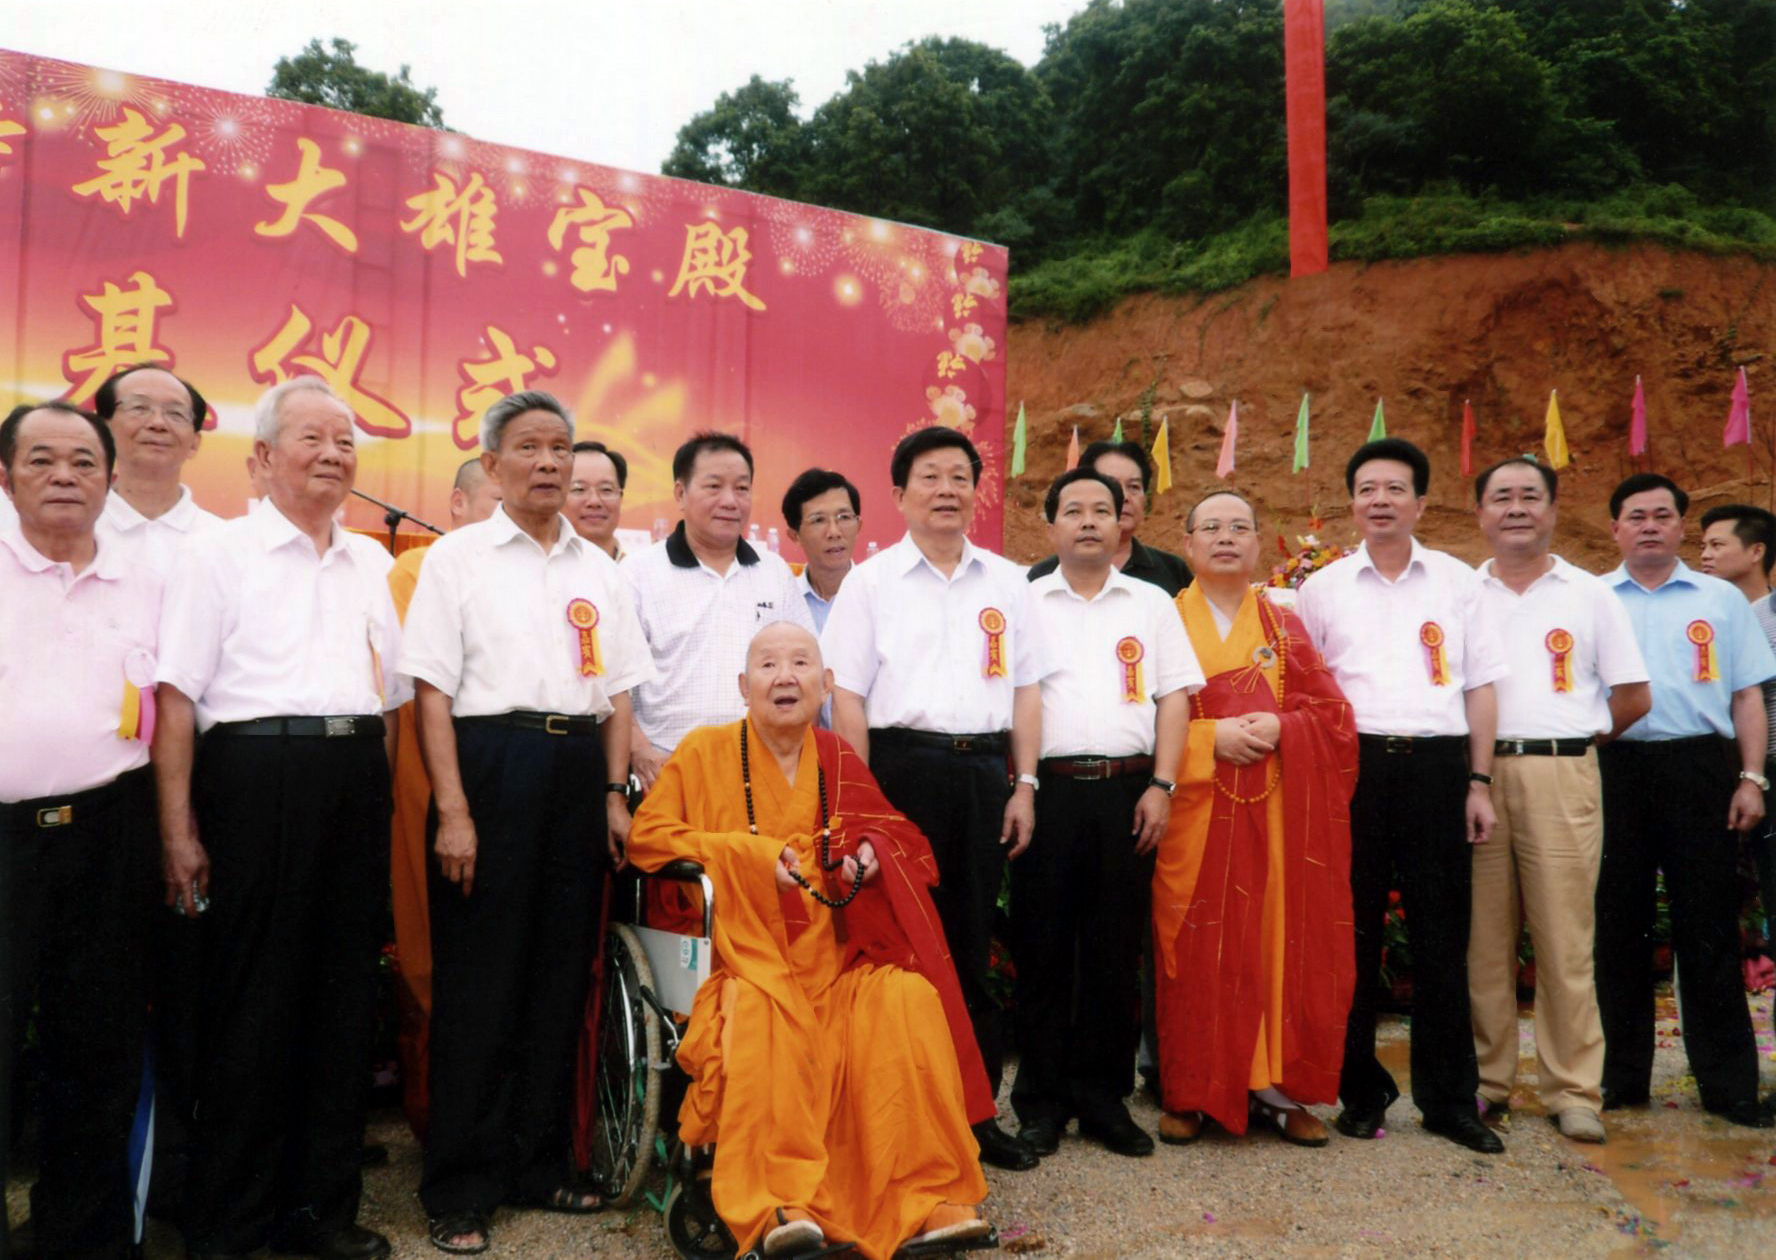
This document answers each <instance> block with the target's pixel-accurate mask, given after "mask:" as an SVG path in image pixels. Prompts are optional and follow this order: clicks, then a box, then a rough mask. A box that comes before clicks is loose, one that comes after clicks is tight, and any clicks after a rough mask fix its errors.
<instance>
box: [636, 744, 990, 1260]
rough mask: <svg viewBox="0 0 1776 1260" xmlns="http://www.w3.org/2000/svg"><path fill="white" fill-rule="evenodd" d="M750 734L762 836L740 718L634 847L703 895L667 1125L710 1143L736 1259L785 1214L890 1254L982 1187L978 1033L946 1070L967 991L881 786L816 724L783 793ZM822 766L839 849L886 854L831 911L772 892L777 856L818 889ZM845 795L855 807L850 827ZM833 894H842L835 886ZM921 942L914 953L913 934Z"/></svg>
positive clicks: (659, 798)
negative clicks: (795, 861)
mask: <svg viewBox="0 0 1776 1260" xmlns="http://www.w3.org/2000/svg"><path fill="white" fill-rule="evenodd" d="M745 720H747V721H748V722H750V719H745ZM748 739H749V741H750V745H751V756H750V761H751V767H752V796H753V804H754V811H755V814H756V817H757V822H758V834H757V835H752V834H750V833H749V832H748V831H747V820H746V803H745V797H744V795H743V792H742V775H741V769H740V723H734V724H732V725H728V726H717V727H703V728H701V729H699V730H695V731H692V732H691V733H690V734H689V735H688V736H686V737H685V739H684V740H683V741H682V742H681V743H680V744H679V746H678V750H677V751H676V752H675V753H674V754H673V755H672V758H671V760H670V761H668V762H667V763H666V766H665V768H664V769H663V770H662V771H661V773H660V778H659V780H658V782H656V783H655V785H654V786H653V788H652V789H651V790H650V791H649V792H648V794H647V798H646V800H644V801H643V802H642V806H641V809H640V810H639V811H638V812H637V813H636V815H635V826H634V829H633V831H632V832H631V833H630V837H629V857H630V860H631V861H633V862H634V863H635V864H636V865H637V866H639V867H641V868H642V869H643V870H657V869H658V868H659V867H661V866H663V865H664V864H665V863H667V862H670V861H673V860H675V859H680V858H689V859H691V860H693V861H696V862H700V863H702V864H703V867H704V870H705V873H706V874H707V875H708V876H709V878H710V880H711V881H712V882H713V884H714V886H715V938H714V949H713V958H712V966H711V972H710V978H709V980H708V982H707V983H705V984H704V985H703V986H702V988H700V989H699V990H698V991H697V997H696V1001H695V1003H694V1004H693V1006H692V1009H691V1022H690V1027H689V1029H688V1030H687V1032H686V1035H685V1039H684V1041H683V1043H682V1044H681V1046H680V1047H679V1053H678V1059H679V1063H680V1064H681V1065H682V1066H683V1067H684V1068H685V1070H686V1071H687V1072H689V1073H690V1075H691V1078H692V1080H691V1086H690V1089H689V1090H688V1091H687V1093H686V1095H685V1100H684V1104H683V1106H682V1107H681V1108H680V1112H679V1133H680V1136H681V1137H683V1138H684V1140H685V1141H687V1142H690V1143H692V1144H695V1145H702V1144H705V1143H709V1142H713V1143H715V1168H714V1170H713V1181H712V1183H711V1187H710V1189H711V1193H712V1195H713V1197H714V1200H715V1207H716V1210H717V1212H719V1213H720V1214H721V1217H722V1220H723V1221H725V1222H726V1223H727V1225H728V1228H729V1229H730V1230H732V1231H733V1233H734V1236H735V1238H736V1240H737V1241H738V1243H739V1246H740V1250H741V1251H745V1250H747V1249H748V1248H749V1247H751V1246H752V1245H753V1244H755V1243H756V1242H757V1241H758V1240H759V1238H760V1236H761V1235H762V1234H763V1233H764V1231H765V1230H766V1228H767V1227H768V1226H770V1225H771V1224H773V1223H774V1219H773V1215H772V1214H773V1210H774V1209H776V1208H778V1207H793V1208H801V1209H803V1210H805V1211H807V1212H808V1213H809V1214H811V1215H812V1216H813V1218H814V1219H815V1220H816V1221H817V1222H818V1223H819V1224H820V1226H821V1228H822V1229H823V1230H824V1231H825V1232H826V1236H827V1238H828V1239H829V1240H831V1241H838V1240H847V1241H854V1242H855V1243H856V1244H857V1247H858V1250H859V1251H860V1252H862V1254H863V1255H865V1256H869V1257H887V1256H891V1255H892V1254H893V1253H894V1251H895V1250H896V1249H897V1248H898V1247H899V1246H900V1245H901V1244H902V1243H904V1242H905V1241H906V1240H907V1239H908V1238H910V1237H912V1236H913V1235H914V1234H916V1233H917V1232H919V1230H920V1228H921V1226H922V1225H923V1224H924V1222H925V1220H926V1218H927V1217H928V1216H929V1215H930V1214H931V1211H932V1209H933V1208H935V1207H936V1206H937V1205H938V1204H940V1203H945V1202H949V1203H961V1204H976V1203H979V1202H980V1201H981V1200H983V1199H984V1198H985V1197H986V1194H987V1186H986V1181H985V1179H984V1178H983V1177H982V1176H981V1170H980V1164H979V1162H978V1148H977V1147H976V1145H975V1141H974V1136H973V1134H972V1133H970V1131H969V1114H968V1113H969V1107H970V1104H969V1102H968V1101H967V1100H966V1095H967V1094H972V1093H974V1092H975V1091H974V1090H968V1091H965V1089H964V1084H963V1077H964V1073H965V1072H970V1071H971V1072H972V1074H973V1075H974V1076H975V1077H978V1082H977V1084H978V1085H979V1086H980V1087H981V1088H982V1089H983V1090H984V1084H985V1079H986V1078H985V1073H984V1072H983V1071H982V1070H981V1068H980V1063H979V1051H978V1050H977V1049H976V1048H975V1046H974V1043H973V1039H972V1037H970V1038H969V1039H968V1041H967V1042H966V1044H965V1045H964V1046H963V1047H962V1053H963V1056H964V1058H963V1065H962V1067H960V1068H959V1067H958V1050H957V1046H956V1043H955V1041H954V1040H953V1038H952V1034H951V1028H952V1026H953V1021H952V1018H951V1015H952V1013H951V1012H950V1011H949V1010H948V1007H949V1006H950V1005H954V1006H955V1008H956V1010H955V1012H954V1019H955V1020H956V1021H963V1022H961V1023H960V1026H961V1027H963V1028H966V1027H967V1024H966V1022H965V1020H966V1013H965V1012H964V1011H963V1010H962V1009H961V996H960V988H959V986H958V985H957V984H956V981H955V975H954V967H953V966H952V965H951V964H950V963H949V961H948V958H947V952H943V953H939V954H938V957H937V959H936V962H935V967H934V963H933V959H932V957H931V953H932V951H933V949H936V950H940V951H941V950H942V949H943V947H942V945H941V941H942V937H941V929H937V928H936V916H935V912H934V911H932V909H931V902H930V897H929V894H928V892H927V891H926V885H927V883H928V880H927V878H926V877H925V876H924V874H923V872H924V871H925V869H926V868H927V867H928V865H929V863H930V849H929V846H926V845H925V844H924V839H923V837H922V836H920V835H919V834H918V832H917V831H916V830H914V829H913V828H912V827H911V826H910V825H909V824H907V823H906V821H905V819H904V818H900V817H899V816H898V815H893V814H892V813H891V812H890V811H889V808H888V806H887V804H886V802H885V801H883V800H882V799H881V797H880V792H879V789H877V790H875V792H874V796H873V799H871V797H870V792H869V789H870V788H873V780H868V771H867V770H866V769H864V768H863V765H862V762H861V761H860V760H859V759H858V758H857V756H856V754H855V753H854V752H852V751H851V749H850V748H849V746H847V745H844V744H843V743H842V742H841V741H840V740H839V739H838V738H837V737H836V736H834V735H832V734H831V733H829V732H825V731H820V732H815V731H812V730H810V731H809V733H808V734H807V736H806V737H805V740H804V743H803V745H802V757H801V762H800V764H799V765H798V767H797V769H796V775H795V783H794V785H793V786H791V785H790V783H789V782H788V781H787V780H786V779H785V778H784V776H783V773H782V771H781V770H780V769H779V768H778V765H777V762H776V759H775V758H774V757H772V756H771V754H770V753H769V752H768V751H767V750H766V749H765V746H764V744H763V743H762V742H761V741H760V739H759V738H758V735H757V732H756V730H749V731H748ZM822 766H824V767H825V768H826V779H827V789H826V790H827V793H828V802H829V809H830V810H831V815H830V817H831V825H832V829H833V844H832V854H833V856H835V857H837V856H839V855H840V854H842V853H854V852H855V851H856V847H857V845H858V844H859V843H860V842H861V841H862V840H863V839H866V838H867V839H869V840H870V841H871V843H872V845H873V846H874V848H875V850H876V853H877V856H878V858H879V859H880V860H881V862H882V871H881V874H880V875H879V876H877V878H876V879H874V880H872V881H871V882H870V883H869V884H868V885H867V886H866V887H865V888H864V890H863V892H862V893H861V894H860V895H859V896H858V898H857V900H856V901H854V902H853V903H852V904H851V905H850V906H848V907H847V908H846V909H845V910H843V911H837V912H835V911H832V910H829V909H828V908H827V907H825V906H822V905H820V904H819V903H817V902H815V901H814V900H813V898H812V897H810V896H809V895H808V894H807V893H806V892H805V891H803V890H802V889H800V888H796V889H794V890H792V891H790V892H782V891H781V890H779V889H778V887H777V883H776V878H775V871H776V868H777V858H778V855H779V854H780V853H781V852H782V851H783V848H784V846H785V844H788V845H790V846H792V847H793V848H794V849H795V851H796V852H797V854H798V855H799V856H800V859H801V869H802V871H803V873H804V874H805V875H807V876H808V877H809V878H810V879H812V880H815V882H816V887H819V886H820V880H821V877H820V876H819V871H820V866H819V858H818V847H819V841H818V833H819V811H820V805H819V778H820V775H819V770H820V768H821V767H822ZM848 803H849V804H855V805H856V806H857V809H856V810H855V811H854V812H853V813H852V814H851V815H850V816H849V817H848V816H847V815H845V814H844V813H843V812H842V807H843V806H845V805H847V804H848ZM872 806H873V807H874V808H873V809H872ZM877 811H879V813H878V812H877ZM825 891H826V892H827V893H828V895H829V896H831V895H835V894H837V893H839V892H841V891H842V890H840V889H839V888H838V886H837V883H836V878H835V879H834V880H832V881H829V882H828V884H827V887H826V890H825ZM914 893H916V894H917V895H916V896H912V895H909V894H914ZM920 907H922V909H921V908H920ZM907 917H912V918H914V919H922V920H923V921H922V922H914V923H911V924H908V923H907V922H906V918H907ZM903 927H904V929H905V930H904V931H903V930H902V928H903ZM933 931H935V932H936V933H937V935H936V936H935V937H932V936H929V935H925V937H924V939H925V942H926V946H925V948H923V949H922V948H921V947H920V939H921V934H929V933H931V932H933ZM933 941H935V942H936V945H935V946H934V945H932V942H933ZM892 958H899V959H901V960H902V962H901V963H896V962H889V961H885V960H887V959H892ZM915 968H920V969H915ZM927 968H933V972H932V974H934V976H935V980H936V983H935V984H934V982H933V980H928V979H927V978H926V976H925V974H922V969H927ZM944 969H947V971H945V970H944ZM940 988H941V989H947V990H948V991H949V993H950V996H951V999H952V1001H951V1002H949V1003H946V1001H945V999H944V998H943V997H942V996H940ZM970 1056H972V1057H970ZM985 1101H986V1105H988V1106H990V1105H991V1098H990V1095H985Z"/></svg>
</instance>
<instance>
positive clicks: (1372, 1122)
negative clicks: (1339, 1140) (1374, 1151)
mask: <svg viewBox="0 0 1776 1260" xmlns="http://www.w3.org/2000/svg"><path fill="white" fill-rule="evenodd" d="M1385 1123H1387V1107H1386V1106H1381V1107H1346V1108H1345V1109H1344V1110H1343V1111H1341V1112H1339V1113H1338V1119H1336V1120H1334V1121H1333V1122H1332V1125H1333V1127H1334V1128H1336V1129H1337V1130H1338V1131H1339V1132H1340V1133H1342V1134H1344V1136H1345V1137H1351V1138H1358V1139H1360V1140H1361V1141H1364V1142H1370V1141H1374V1140H1375V1139H1376V1138H1378V1137H1380V1136H1381V1127H1382V1125H1384V1124H1385Z"/></svg>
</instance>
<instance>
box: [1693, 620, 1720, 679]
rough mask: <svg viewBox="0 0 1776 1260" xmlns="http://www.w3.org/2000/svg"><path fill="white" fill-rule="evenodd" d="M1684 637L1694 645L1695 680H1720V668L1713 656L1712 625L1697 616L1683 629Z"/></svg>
mask: <svg viewBox="0 0 1776 1260" xmlns="http://www.w3.org/2000/svg"><path fill="white" fill-rule="evenodd" d="M1684 637H1685V638H1687V639H1688V640H1689V641H1690V642H1691V643H1693V644H1695V645H1696V674H1695V678H1696V681H1697V682H1718V681H1720V668H1719V665H1718V664H1717V662H1716V661H1715V656H1714V627H1713V626H1711V625H1709V624H1708V623H1707V622H1706V621H1703V620H1702V619H1701V618H1697V619H1696V620H1695V621H1692V622H1691V623H1690V624H1689V627H1688V628H1687V629H1685V630H1684Z"/></svg>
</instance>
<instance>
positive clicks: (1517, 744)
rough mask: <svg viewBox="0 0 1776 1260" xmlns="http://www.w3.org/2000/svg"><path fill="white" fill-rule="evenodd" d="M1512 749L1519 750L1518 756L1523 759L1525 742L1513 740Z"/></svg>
mask: <svg viewBox="0 0 1776 1260" xmlns="http://www.w3.org/2000/svg"><path fill="white" fill-rule="evenodd" d="M1511 747H1512V748H1515V749H1516V750H1517V755H1518V756H1519V757H1521V756H1522V755H1523V741H1522V740H1520V739H1514V740H1512V741H1511Z"/></svg>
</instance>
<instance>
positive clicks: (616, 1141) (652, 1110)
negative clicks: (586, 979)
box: [591, 923, 660, 1207]
mask: <svg viewBox="0 0 1776 1260" xmlns="http://www.w3.org/2000/svg"><path fill="white" fill-rule="evenodd" d="M653 984H654V975H653V972H652V971H651V970H650V969H649V967H648V960H647V955H646V954H644V953H643V952H642V949H641V941H640V940H639V939H638V938H637V937H636V935H635V932H634V931H633V930H632V929H631V928H629V927H628V926H626V925H624V924H621V923H618V924H613V925H612V926H611V929H610V935H609V937H608V939H607V940H606V942H605V970H604V985H605V988H604V1018H603V1021H602V1023H601V1026H600V1027H599V1030H598V1117H597V1120H596V1121H595V1122H594V1125H593V1134H592V1153H591V1171H592V1175H593V1177H594V1178H596V1180H597V1184H598V1185H599V1187H600V1188H601V1190H602V1192H603V1194H604V1196H605V1199H606V1200H607V1201H608V1202H610V1203H612V1204H614V1205H615V1206H617V1207H627V1206H628V1205H629V1204H630V1203H631V1202H632V1201H633V1200H634V1198H635V1195H636V1193H637V1192H638V1191H639V1190H640V1189H641V1187H642V1185H643V1183H645V1182H646V1181H647V1177H648V1172H649V1170H650V1168H651V1167H652V1164H653V1157H654V1143H655V1140H656V1138H657V1137H658V1134H659V1131H660V1069H659V1067H658V1066H656V1065H657V1064H658V1063H659V1062H660V1024H659V1017H658V1016H657V1015H655V1014H654V1011H653V1008H652V1007H650V1006H649V1005H648V1004H647V1002H645V1001H644V1000H643V999H642V996H641V990H642V988H643V987H644V986H645V987H646V988H648V989H649V990H652V988H653Z"/></svg>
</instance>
